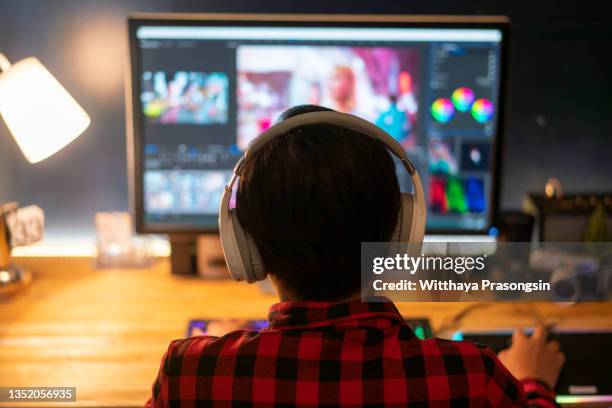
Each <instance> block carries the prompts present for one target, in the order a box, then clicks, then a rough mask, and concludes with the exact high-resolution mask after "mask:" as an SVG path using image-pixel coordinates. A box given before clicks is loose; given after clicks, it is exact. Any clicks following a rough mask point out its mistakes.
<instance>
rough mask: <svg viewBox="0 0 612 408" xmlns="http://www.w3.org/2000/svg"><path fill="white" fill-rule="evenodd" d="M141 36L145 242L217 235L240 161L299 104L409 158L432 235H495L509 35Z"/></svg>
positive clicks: (136, 99) (135, 55) (212, 29)
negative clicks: (337, 114)
mask: <svg viewBox="0 0 612 408" xmlns="http://www.w3.org/2000/svg"><path fill="white" fill-rule="evenodd" d="M130 33H131V58H132V60H131V64H132V65H131V66H132V77H131V79H132V99H133V106H132V116H133V126H134V134H133V141H134V145H133V150H134V156H133V158H134V163H133V165H134V174H135V180H134V187H135V191H134V192H135V194H136V197H135V202H136V204H137V205H136V209H137V213H136V219H137V227H138V229H139V230H140V231H142V232H156V231H158V232H182V231H206V230H214V229H215V228H216V226H217V215H218V207H219V202H220V199H221V195H222V192H223V189H224V186H225V185H226V184H227V182H228V181H229V179H230V177H231V174H232V169H233V167H234V165H235V164H236V161H237V160H238V158H239V157H240V156H241V155H242V153H243V152H244V150H245V148H246V147H247V146H248V144H249V142H250V141H251V140H253V138H255V137H257V136H258V135H259V134H261V133H262V132H263V131H265V130H266V129H268V128H269V127H270V126H272V125H273V124H274V123H275V122H276V120H277V118H278V116H279V115H280V114H281V113H282V112H283V111H284V110H286V109H287V108H289V107H292V106H295V105H299V104H316V105H322V106H325V107H329V108H332V109H335V110H337V111H341V112H347V113H352V114H354V115H357V116H360V117H362V118H364V119H366V120H368V121H371V122H372V123H375V124H376V125H377V126H380V127H381V128H382V129H384V130H385V131H386V132H388V133H389V134H390V135H391V136H392V137H393V138H395V139H396V140H397V141H398V142H399V143H400V144H401V145H402V146H404V147H405V149H406V151H407V153H408V155H409V157H410V158H411V160H412V161H413V163H414V164H415V166H416V167H417V169H418V171H419V173H420V174H421V178H422V180H423V184H424V187H425V192H426V195H427V204H428V210H427V213H428V218H427V229H428V231H429V232H445V233H448V232H466V231H472V232H484V231H486V230H487V229H488V228H489V226H490V224H491V217H492V215H493V212H494V210H495V201H496V199H495V196H496V175H495V173H496V172H495V160H494V159H495V145H496V144H495V141H496V138H497V136H498V123H499V118H500V110H501V104H500V99H501V98H500V92H501V89H500V84H501V66H502V61H501V58H502V40H503V33H504V30H503V29H502V28H501V27H496V26H495V25H494V24H489V25H483V24H454V25H453V24H430V25H428V24H425V23H422V24H397V23H396V24H395V25H385V24H380V23H379V24H375V25H374V24H370V25H368V24H367V23H360V24H357V23H354V24H349V23H338V24H336V25H334V24H331V23H329V22H328V23H325V24H323V23H321V24H317V23H316V22H311V23H303V22H301V23H295V24H289V23H288V22H285V23H282V22H281V23H279V22H274V23H268V24H267V23H266V22H258V23H253V22H250V23H249V22H245V21H242V22H233V23H232V22H227V21H224V22H222V23H221V22H215V21H190V22H186V21H178V20H177V21H172V20H170V21H168V20H164V21H162V20H156V21H155V20H152V21H148V20H131V30H130ZM305 171H306V169H305ZM398 177H399V180H400V183H401V186H402V189H404V190H409V189H410V180H409V178H408V175H407V173H406V172H405V170H402V169H400V167H399V166H398Z"/></svg>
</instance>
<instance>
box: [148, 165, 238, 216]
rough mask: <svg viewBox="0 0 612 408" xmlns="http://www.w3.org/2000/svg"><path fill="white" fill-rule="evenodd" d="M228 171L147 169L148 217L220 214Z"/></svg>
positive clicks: (227, 180)
mask: <svg viewBox="0 0 612 408" xmlns="http://www.w3.org/2000/svg"><path fill="white" fill-rule="evenodd" d="M231 176H232V172H231V171H229V170H147V171H146V172H145V175H144V198H145V211H146V212H147V213H149V214H217V212H218V211H219V203H220V202H221V196H222V195H223V190H224V188H225V186H226V185H227V183H228V182H229V180H230V177H231Z"/></svg>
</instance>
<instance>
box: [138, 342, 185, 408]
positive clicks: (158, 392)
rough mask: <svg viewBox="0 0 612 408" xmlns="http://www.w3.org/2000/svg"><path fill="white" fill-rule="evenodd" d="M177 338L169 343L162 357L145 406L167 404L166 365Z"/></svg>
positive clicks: (155, 407) (158, 407)
mask: <svg viewBox="0 0 612 408" xmlns="http://www.w3.org/2000/svg"><path fill="white" fill-rule="evenodd" d="M177 341H178V340H175V341H173V342H171V343H170V345H169V346H168V350H167V351H166V352H165V353H164V356H163V357H162V360H161V364H160V366H159V371H158V373H157V378H156V379H155V382H154V383H153V390H152V392H153V393H152V395H151V397H150V398H149V400H148V401H147V402H146V403H145V408H164V407H167V406H168V375H167V372H168V371H167V366H168V361H169V356H171V355H172V351H173V348H174V346H175V344H176V342H177Z"/></svg>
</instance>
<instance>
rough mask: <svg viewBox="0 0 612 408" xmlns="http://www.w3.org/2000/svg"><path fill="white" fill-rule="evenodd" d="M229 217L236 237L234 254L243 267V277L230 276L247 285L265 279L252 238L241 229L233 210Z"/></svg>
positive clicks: (259, 257)
mask: <svg viewBox="0 0 612 408" xmlns="http://www.w3.org/2000/svg"><path fill="white" fill-rule="evenodd" d="M229 215H230V219H231V223H232V227H233V229H234V234H235V236H236V244H237V248H238V254H236V256H238V257H240V259H241V261H242V262H241V263H242V265H243V267H244V271H243V272H244V274H243V275H244V276H238V277H236V276H234V275H233V274H232V277H233V278H234V279H236V280H246V281H247V282H248V283H253V282H256V281H260V280H263V279H265V278H266V273H265V271H264V268H263V263H262V261H261V255H260V254H259V250H258V249H257V245H255V241H254V240H253V237H252V236H251V235H250V234H249V233H248V232H246V231H245V230H244V228H242V225H241V224H240V220H238V216H237V215H236V210H235V209H231V210H230V214H229ZM241 275H242V274H241Z"/></svg>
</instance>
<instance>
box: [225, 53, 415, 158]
mask: <svg viewBox="0 0 612 408" xmlns="http://www.w3.org/2000/svg"><path fill="white" fill-rule="evenodd" d="M418 62H419V61H418V52H417V50H415V49H413V48H410V47H398V48H389V47H345V46H310V45H308V46H282V45H269V46H268V45H265V46H264V45H243V46H239V47H238V52H237V65H238V89H237V96H238V108H239V109H238V140H237V143H238V147H239V148H241V149H244V148H245V147H246V146H247V145H248V143H249V142H250V141H251V140H252V139H253V138H255V137H257V136H258V135H259V134H261V133H262V132H263V131H265V130H266V129H268V128H269V127H270V126H272V125H273V124H274V122H275V121H276V120H277V118H278V116H279V115H280V113H282V112H283V111H284V110H285V109H287V108H289V107H290V106H295V105H300V104H315V105H322V106H326V107H329V108H332V109H335V110H337V111H340V112H345V113H351V114H354V115H357V116H360V117H362V118H364V119H366V120H369V121H371V122H373V123H375V124H376V125H378V126H380V127H381V128H382V129H384V130H385V131H387V132H388V133H389V134H390V135H391V136H393V137H394V138H395V139H396V140H398V141H399V142H400V143H401V144H402V145H403V146H404V147H405V148H406V149H409V148H410V147H413V146H415V145H416V130H417V111H418V104H417V98H416V96H417V94H418V86H419V81H418Z"/></svg>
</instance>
